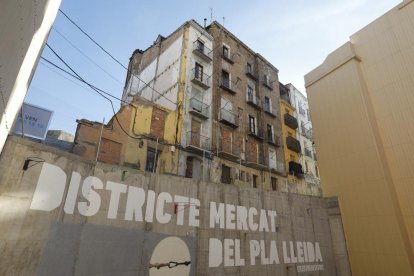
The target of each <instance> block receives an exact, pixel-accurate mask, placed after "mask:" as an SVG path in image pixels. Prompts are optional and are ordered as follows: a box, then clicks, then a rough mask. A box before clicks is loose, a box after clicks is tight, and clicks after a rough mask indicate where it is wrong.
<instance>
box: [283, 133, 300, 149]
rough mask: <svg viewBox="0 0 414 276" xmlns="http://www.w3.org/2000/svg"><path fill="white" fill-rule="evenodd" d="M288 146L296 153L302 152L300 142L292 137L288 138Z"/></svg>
mask: <svg viewBox="0 0 414 276" xmlns="http://www.w3.org/2000/svg"><path fill="white" fill-rule="evenodd" d="M286 146H287V148H288V149H290V150H292V151H294V152H296V153H300V152H301V147H300V142H299V141H298V140H296V139H295V138H293V137H292V136H288V137H286Z"/></svg>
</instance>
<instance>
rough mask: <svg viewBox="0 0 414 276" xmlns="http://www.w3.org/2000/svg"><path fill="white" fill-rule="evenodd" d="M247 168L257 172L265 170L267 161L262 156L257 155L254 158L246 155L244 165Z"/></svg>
mask: <svg viewBox="0 0 414 276" xmlns="http://www.w3.org/2000/svg"><path fill="white" fill-rule="evenodd" d="M244 164H245V165H246V166H248V167H252V168H255V169H258V170H265V169H267V167H268V165H267V160H266V159H265V156H264V155H263V154H260V153H259V154H258V155H255V156H249V155H248V154H247V155H246V161H245V163H244Z"/></svg>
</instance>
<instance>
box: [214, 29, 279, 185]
mask: <svg viewBox="0 0 414 276" xmlns="http://www.w3.org/2000/svg"><path fill="white" fill-rule="evenodd" d="M207 30H208V32H209V33H210V34H211V35H212V36H213V41H214V42H213V45H214V46H213V49H214V50H213V101H212V110H213V117H214V118H215V120H214V121H213V123H214V126H213V131H212V134H213V136H212V150H213V152H214V153H215V154H216V156H217V157H218V158H215V160H218V162H216V164H215V165H216V168H217V170H218V173H216V175H215V176H214V177H213V181H216V182H217V181H220V182H222V183H238V182H244V183H249V185H252V186H253V187H263V188H265V189H274V190H275V189H277V188H278V187H277V186H278V184H279V186H280V185H281V184H282V183H283V180H282V178H280V179H279V180H278V178H279V177H280V176H283V175H284V174H285V169H284V165H283V160H284V156H283V149H282V148H281V147H280V140H279V137H280V135H281V125H280V119H279V118H278V101H279V88H278V86H277V85H274V83H276V84H277V83H278V69H277V68H275V67H274V66H273V65H272V64H270V63H269V62H268V61H267V60H266V59H264V58H263V57H262V56H260V55H259V54H257V53H256V52H254V51H253V50H251V49H250V48H249V47H248V46H246V45H245V44H244V43H243V42H242V41H240V40H239V39H238V38H237V37H236V36H235V35H233V34H232V33H231V32H229V31H228V30H227V29H225V28H224V27H223V26H222V25H220V24H219V23H217V22H213V23H212V24H211V25H210V26H208V27H207Z"/></svg>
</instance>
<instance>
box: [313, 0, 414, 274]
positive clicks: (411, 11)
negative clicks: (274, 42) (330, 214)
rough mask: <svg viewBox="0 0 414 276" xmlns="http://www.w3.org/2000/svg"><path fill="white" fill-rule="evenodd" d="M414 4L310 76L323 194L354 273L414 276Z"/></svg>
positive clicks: (376, 25)
mask: <svg viewBox="0 0 414 276" xmlns="http://www.w3.org/2000/svg"><path fill="white" fill-rule="evenodd" d="M413 18H414V4H413V3H412V1H405V3H404V4H402V5H399V6H397V7H395V8H394V9H392V10H391V11H389V12H388V13H386V14H385V15H384V16H382V17H380V18H379V19H377V20H376V21H374V22H373V23H371V24H370V25H368V26H366V27H365V28H363V29H362V30H360V31H359V32H357V33H355V34H354V35H352V36H351V39H350V42H348V43H346V44H345V45H343V46H342V47H340V48H338V49H337V50H336V51H334V52H333V53H331V54H330V55H329V56H328V57H327V59H326V60H325V61H324V63H323V64H322V65H321V66H319V67H318V68H316V69H315V70H313V71H312V72H310V73H309V74H308V75H306V76H305V80H306V86H307V93H308V97H309V103H310V107H311V111H312V119H313V126H314V135H315V143H316V145H317V150H318V162H319V165H320V172H321V180H322V185H323V188H324V194H325V195H328V196H338V198H339V203H340V206H341V210H342V215H343V223H344V228H345V234H346V237H347V242H348V252H349V256H350V261H351V267H352V272H353V275H413V274H414V223H413V222H414V206H413V204H412V202H413V199H414V198H413V196H414V187H413V185H412V183H413V180H414V170H413V168H412V164H413V158H414V147H413V145H414V143H413V142H414V141H413V137H414V125H413V120H412V118H413V117H414V109H413V107H414V94H413V93H412V87H414V69H413V68H414V54H413V53H414V52H413V50H412V45H413V43H414V19H413Z"/></svg>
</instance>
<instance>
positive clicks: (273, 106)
mask: <svg viewBox="0 0 414 276" xmlns="http://www.w3.org/2000/svg"><path fill="white" fill-rule="evenodd" d="M281 87H282V88H281ZM285 91H287V92H285ZM285 98H286V99H287V100H286V99H285ZM122 99H123V104H122V108H121V109H120V111H119V112H118V114H117V116H116V117H113V118H112V120H111V121H110V122H109V123H108V124H107V125H105V126H104V127H102V124H101V123H97V122H90V121H88V120H79V121H78V123H79V124H78V131H77V135H76V139H75V146H74V152H76V153H77V154H80V155H82V156H84V157H85V158H87V159H89V160H98V161H103V162H107V163H112V164H120V165H126V166H130V167H134V168H137V169H140V170H145V171H149V172H157V173H163V174H173V175H179V176H183V177H188V178H194V179H198V180H205V181H211V182H215V183H225V184H236V185H242V186H243V185H244V186H250V187H255V188H264V189H267V190H281V191H291V192H298V193H304V194H315V193H313V192H311V191H310V190H309V191H308V190H306V186H305V185H304V184H303V183H302V182H303V181H302V182H299V181H293V179H302V178H301V177H299V173H300V175H302V174H303V172H302V168H301V163H300V158H299V154H300V153H301V146H300V143H299V142H297V141H296V129H297V120H296V118H295V117H294V114H295V108H294V107H293V106H292V105H291V104H290V101H291V100H290V98H289V89H288V88H287V87H285V86H282V85H281V84H280V83H279V78H278V69H277V68H275V67H274V66H273V65H272V64H271V63H270V62H269V61H267V60H266V59H265V58H263V57H262V56H261V55H260V54H258V53H256V52H254V51H253V50H251V49H250V48H249V47H248V46H246V45H245V44H244V43H243V42H242V41H240V40H239V39H238V38H237V37H236V36H235V35H233V34H232V33H231V32H229V31H228V30H227V29H225V28H224V27H223V26H222V25H220V24H219V23H217V22H213V23H212V24H211V25H209V26H207V27H202V26H200V25H199V24H197V23H196V22H195V21H193V20H191V21H188V22H186V23H184V24H183V25H182V26H181V27H179V28H178V29H177V30H175V31H174V32H173V33H171V34H170V35H169V36H167V37H163V36H161V35H159V36H158V37H157V39H156V40H155V41H154V43H153V45H151V46H150V47H149V48H147V49H146V50H144V51H142V50H136V51H134V53H133V54H132V56H131V58H130V63H129V70H128V74H127V77H126V82H125V87H124V91H123V95H122ZM286 110H288V112H286ZM289 114H290V115H289ZM287 116H290V117H289V118H286V117H287ZM292 120H293V124H295V125H294V126H292V124H290V128H289V130H288V127H289V124H288V123H289V122H290V123H292ZM282 130H283V131H282ZM99 137H102V139H101V141H100V138H99ZM292 139H293V140H294V141H293V140H292ZM291 140H292V141H291ZM295 141H296V143H295ZM286 145H288V146H287V147H285V146H286ZM292 156H293V157H292ZM289 173H290V174H289ZM288 175H289V176H288ZM287 176H288V177H289V178H287ZM288 179H289V181H288ZM300 185H301V186H300Z"/></svg>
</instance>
